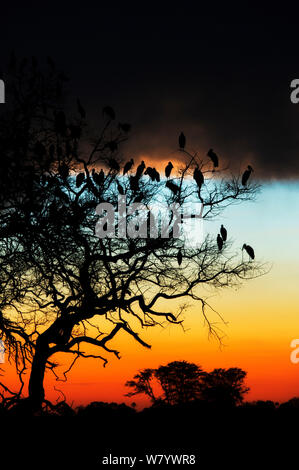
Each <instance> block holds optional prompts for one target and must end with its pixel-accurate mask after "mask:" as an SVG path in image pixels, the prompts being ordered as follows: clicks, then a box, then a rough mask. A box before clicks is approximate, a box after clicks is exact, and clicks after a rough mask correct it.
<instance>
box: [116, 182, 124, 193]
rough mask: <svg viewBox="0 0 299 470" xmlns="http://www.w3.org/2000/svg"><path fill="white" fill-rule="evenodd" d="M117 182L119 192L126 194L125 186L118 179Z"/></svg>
mask: <svg viewBox="0 0 299 470" xmlns="http://www.w3.org/2000/svg"><path fill="white" fill-rule="evenodd" d="M116 184H117V189H118V192H119V194H121V195H122V196H123V195H124V194H125V190H124V188H123V187H122V185H121V184H120V183H119V182H118V181H117V182H116Z"/></svg>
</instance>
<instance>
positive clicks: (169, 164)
mask: <svg viewBox="0 0 299 470" xmlns="http://www.w3.org/2000/svg"><path fill="white" fill-rule="evenodd" d="M172 169H173V164H172V163H171V162H168V164H167V166H166V167H165V176H166V178H169V176H170V173H171V170H172Z"/></svg>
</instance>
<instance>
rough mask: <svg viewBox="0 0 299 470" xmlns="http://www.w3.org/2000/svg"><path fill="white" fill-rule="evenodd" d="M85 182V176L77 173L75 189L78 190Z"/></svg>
mask: <svg viewBox="0 0 299 470" xmlns="http://www.w3.org/2000/svg"><path fill="white" fill-rule="evenodd" d="M84 180H85V175H84V173H79V174H78V175H77V177H76V187H77V188H80V186H81V184H82V183H83V181H84Z"/></svg>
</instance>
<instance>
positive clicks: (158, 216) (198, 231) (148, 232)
mask: <svg viewBox="0 0 299 470" xmlns="http://www.w3.org/2000/svg"><path fill="white" fill-rule="evenodd" d="M96 213H97V215H99V220H98V222H97V224H96V227H95V235H96V236H97V237H99V238H119V239H121V238H133V239H136V238H158V237H159V238H180V239H182V240H184V241H185V243H188V244H189V245H191V246H198V245H199V244H201V243H202V242H203V240H204V231H203V218H202V214H203V204H202V203H199V202H188V203H184V204H183V205H180V204H178V203H172V204H170V205H166V204H165V205H164V204H162V203H158V202H157V203H155V204H152V205H151V206H145V205H144V204H142V203H139V202H138V203H132V204H129V205H127V200H126V196H118V204H117V209H115V207H114V205H113V204H111V203H109V202H102V203H100V204H98V205H97V207H96Z"/></svg>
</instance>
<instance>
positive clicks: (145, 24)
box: [0, 2, 299, 405]
mask: <svg viewBox="0 0 299 470" xmlns="http://www.w3.org/2000/svg"><path fill="white" fill-rule="evenodd" d="M60 8H61V9H60V10H59V17H58V16H57V7H54V3H53V8H49V9H46V10H43V8H42V7H41V6H40V7H36V6H34V2H28V3H27V2H26V8H25V6H24V7H23V9H22V7H21V8H19V9H18V10H15V9H14V7H13V6H9V5H8V4H7V5H5V6H4V7H3V13H1V17H2V19H1V21H2V22H3V24H2V25H1V30H0V39H1V44H2V47H1V50H0V65H1V69H2V71H3V73H4V78H5V67H6V63H7V60H8V56H9V53H10V52H11V51H12V50H15V52H16V54H17V55H18V56H19V57H23V56H29V57H30V56H32V55H34V56H36V57H38V58H39V59H41V60H45V58H46V57H47V56H51V57H53V59H54V60H55V61H56V62H57V65H58V67H59V68H61V69H62V70H63V71H64V72H65V73H66V74H67V75H68V76H69V77H70V79H71V81H70V92H69V97H70V96H74V100H73V101H74V102H75V100H76V98H77V96H80V99H81V101H82V103H84V106H85V107H86V109H87V110H88V118H89V119H90V121H91V122H92V125H93V127H94V128H97V127H98V126H100V124H101V122H102V121H101V119H102V115H101V109H102V107H103V106H104V105H106V104H109V105H112V106H113V107H114V108H115V109H116V112H117V113H118V116H119V119H120V120H121V121H128V122H130V123H131V124H132V129H133V130H132V135H131V137H130V140H129V141H128V143H127V144H126V146H124V147H123V152H124V157H126V158H128V159H129V158H130V157H131V156H134V158H135V159H136V161H138V160H140V159H144V160H146V162H147V163H148V164H150V163H152V162H153V163H154V164H155V165H156V166H157V167H160V168H161V167H164V163H167V162H168V161H169V160H172V161H173V162H175V163H176V165H178V161H179V156H178V154H177V153H176V147H177V136H178V135H179V133H180V132H181V131H184V133H185V135H186V137H187V145H188V146H190V147H188V148H190V150H191V151H198V152H199V154H200V155H204V154H205V153H206V151H207V150H208V149H209V148H210V147H213V148H214V149H215V150H216V151H217V153H218V154H219V156H220V158H222V161H223V162H225V164H229V165H230V167H231V169H232V170H235V171H237V172H239V171H242V170H243V169H244V168H246V166H247V165H248V164H249V163H250V164H252V166H253V167H254V170H255V171H254V173H253V178H254V179H255V180H257V181H258V182H259V183H261V185H262V189H261V193H260V194H259V195H258V197H257V200H256V201H255V202H248V203H245V204H241V205H237V206H233V207H231V208H229V209H227V210H226V211H225V212H224V213H223V215H222V216H221V218H219V219H217V220H215V221H214V222H213V223H211V222H206V225H205V229H206V230H207V232H210V233H212V234H215V237H216V236H217V233H218V230H219V226H220V225H221V224H222V223H223V224H224V225H225V227H227V230H228V236H229V238H231V239H232V240H234V249H235V250H236V251H237V250H241V247H242V245H243V243H248V244H249V245H251V246H253V247H254V249H255V252H256V258H257V260H258V261H261V262H265V263H266V264H267V267H268V270H269V272H268V273H267V274H266V275H264V276H263V277H261V278H257V279H254V280H252V281H250V282H247V283H246V284H244V285H243V286H242V287H241V288H240V289H239V290H237V291H236V290H226V291H221V292H218V293H217V295H214V294H212V293H210V294H209V296H210V303H211V305H212V306H213V308H215V310H217V311H218V312H220V313H221V315H222V316H223V318H224V320H225V322H227V323H226V324H221V322H220V323H219V327H220V328H221V330H222V332H223V339H222V346H221V347H220V345H219V343H217V341H215V340H214V339H212V338H209V337H208V331H207V328H205V326H204V324H203V317H202V315H201V312H200V307H199V306H197V305H195V304H192V305H190V307H189V309H188V312H187V313H186V315H185V323H184V328H185V331H183V330H182V328H181V327H180V326H173V325H172V326H166V327H165V328H164V329H162V328H159V327H157V328H155V329H152V330H151V329H149V330H147V331H144V332H143V333H142V335H143V336H142V337H143V339H144V340H146V341H147V342H149V343H150V344H151V345H152V349H151V350H147V349H143V348H142V347H141V346H140V345H139V344H137V343H136V342H134V341H133V339H131V338H128V337H127V336H126V335H124V334H123V336H118V337H117V339H116V340H115V346H116V348H117V349H118V350H119V351H120V352H121V356H122V359H121V360H120V361H118V360H117V359H115V358H113V357H111V358H110V361H109V364H108V365H107V366H106V368H105V369H104V368H103V367H102V364H101V363H97V362H96V361H94V360H91V359H89V360H85V361H81V362H80V363H79V364H78V365H77V367H75V368H74V370H73V371H72V372H71V373H70V374H69V381H68V383H66V384H63V383H55V381H54V380H52V379H49V380H48V381H47V396H48V397H49V398H50V399H51V398H57V397H58V395H59V394H58V393H57V391H55V390H53V387H54V386H56V387H57V388H60V389H61V390H63V392H64V393H65V394H66V397H67V399H68V401H69V402H72V401H73V402H74V403H75V404H76V405H79V404H80V403H88V402H90V401H92V400H102V401H117V402H120V401H126V402H127V403H131V402H132V399H128V398H125V397H124V394H125V393H126V388H125V387H124V383H125V382H126V380H128V379H130V378H132V376H133V375H134V374H135V373H136V372H137V371H138V370H139V369H143V368H146V367H157V366H159V365H161V364H166V363H167V362H170V361H174V360H183V359H184V360H188V361H191V362H196V363H197V364H199V365H201V366H202V367H203V368H204V369H205V370H208V371H209V370H212V369H214V368H216V367H225V368H226V367H227V368H228V367H240V368H242V369H244V370H246V371H247V372H248V378H247V385H248V386H249V387H250V389H251V391H250V393H249V394H248V399H249V400H256V399H271V400H275V401H283V400H287V399H289V398H291V397H293V396H299V364H297V365H295V364H292V363H291V361H290V353H291V348H290V343H291V341H292V340H293V339H295V338H299V289H298V280H299V251H298V240H299V181H298V179H299V158H298V154H299V138H298V129H299V127H298V123H299V104H298V105H297V106H296V105H294V104H292V103H291V102H290V82H291V80H292V79H294V78H298V77H299V64H298V33H297V29H296V27H295V24H293V22H292V21H293V20H292V19H291V18H287V17H282V18H280V17H279V16H278V15H277V16H275V14H272V16H267V17H263V18H262V17H258V16H256V14H255V11H251V15H247V16H246V18H245V16H244V17H243V18H241V19H240V20H239V21H238V22H235V21H234V20H233V19H231V20H226V21H223V20H221V16H218V17H214V16H209V15H208V14H204V15H202V16H198V15H192V14H191V12H190V16H184V17H182V15H181V12H180V11H179V10H176V9H174V10H173V11H172V12H171V13H169V12H168V13H167V14H166V13H165V15H163V14H162V13H161V14H160V15H159V16H157V15H154V14H148V15H146V16H145V15H142V14H141V13H139V12H138V11H135V12H134V13H133V14H131V13H130V12H128V11H125V10H121V9H120V10H117V9H115V10H114V9H110V10H109V11H108V9H107V8H104V9H103V8H100V7H90V9H88V14H87V13H86V12H85V14H84V15H85V16H84V15H83V13H82V10H81V9H80V8H79V7H78V8H76V7H74V8H73V9H71V10H70V9H67V8H65V9H64V7H60ZM108 13H109V14H108ZM8 19H10V22H8V21H6V20H8ZM210 315H211V317H210V318H211V319H212V320H214V321H219V319H217V316H216V315H215V314H214V313H213V312H210ZM62 361H65V358H64V357H63V358H62ZM64 365H65V367H66V368H67V365H68V362H67V361H65V362H64ZM3 368H4V370H5V374H6V378H7V379H9V380H8V381H9V382H10V383H12V384H13V383H14V379H13V373H12V369H11V368H10V367H9V366H8V364H5V365H4V366H3ZM62 370H63V369H62ZM136 401H137V402H138V403H139V404H140V405H144V404H146V401H144V400H143V399H142V398H140V399H136Z"/></svg>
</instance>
